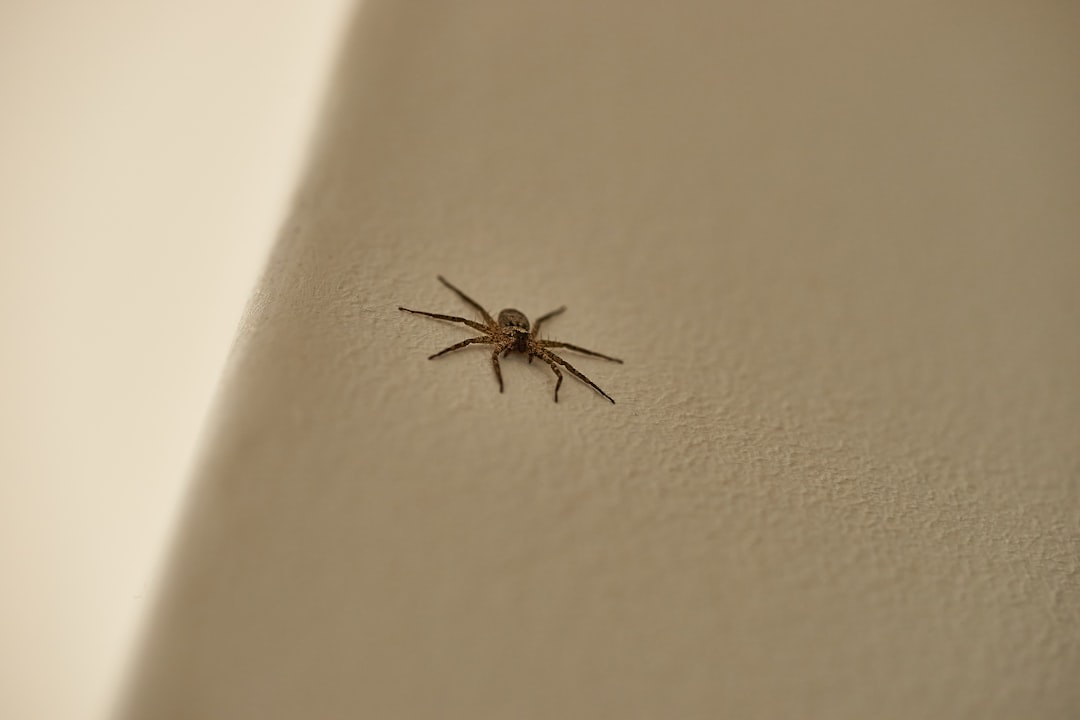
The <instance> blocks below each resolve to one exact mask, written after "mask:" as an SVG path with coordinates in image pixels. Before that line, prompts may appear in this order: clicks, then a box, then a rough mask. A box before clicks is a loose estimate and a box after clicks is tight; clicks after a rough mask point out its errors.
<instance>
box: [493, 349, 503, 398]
mask: <svg viewBox="0 0 1080 720" xmlns="http://www.w3.org/2000/svg"><path fill="white" fill-rule="evenodd" d="M501 349H502V348H495V349H494V350H492V351H491V364H492V366H493V367H494V368H495V379H497V380H498V381H499V392H502V391H503V381H502V370H501V369H500V368H499V351H500V350H501Z"/></svg>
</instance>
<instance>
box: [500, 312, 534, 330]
mask: <svg viewBox="0 0 1080 720" xmlns="http://www.w3.org/2000/svg"><path fill="white" fill-rule="evenodd" d="M499 324H500V325H502V326H503V327H512V328H521V329H522V330H524V331H525V332H528V331H529V318H527V317H525V313H523V312H521V311H520V310H515V309H513V308H507V309H506V310H502V311H500V312H499Z"/></svg>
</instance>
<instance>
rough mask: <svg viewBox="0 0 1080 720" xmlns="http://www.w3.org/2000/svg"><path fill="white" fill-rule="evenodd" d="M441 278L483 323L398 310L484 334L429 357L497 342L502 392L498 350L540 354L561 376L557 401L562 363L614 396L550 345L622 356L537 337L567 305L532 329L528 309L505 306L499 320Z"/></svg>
mask: <svg viewBox="0 0 1080 720" xmlns="http://www.w3.org/2000/svg"><path fill="white" fill-rule="evenodd" d="M439 282H441V283H442V284H443V285H445V286H446V287H448V288H450V289H451V290H453V291H454V292H455V293H457V294H458V297H460V298H461V299H462V300H464V301H465V302H467V303H468V304H470V305H472V306H473V307H474V308H476V309H477V310H479V311H480V315H481V316H483V318H484V322H483V324H480V323H478V322H474V321H472V320H466V319H465V318H460V317H454V316H453V315H439V314H438V313H429V312H424V311H423V310H410V309H409V308H406V307H399V308H398V310H404V311H405V312H410V313H413V314H415V315H427V316H428V317H433V318H435V319H437V320H449V321H450V322H459V323H464V324H465V325H468V326H469V327H471V328H473V329H474V330H479V331H480V332H482V333H484V334H483V335H482V336H480V337H472V338H469V339H468V340H462V341H461V342H459V343H458V344H457V345H451V346H450V347H448V348H446V349H445V350H441V351H439V352H437V353H435V354H434V355H432V356H431V357H429V358H428V360H434V359H435V358H437V357H439V356H440V355H445V354H446V353H448V352H453V351H454V350H460V349H461V348H463V347H466V346H468V345H473V344H476V343H479V344H481V345H494V346H495V349H494V350H492V351H491V364H492V365H493V366H494V368H495V378H496V379H497V380H498V381H499V392H502V391H503V381H502V370H500V369H499V353H502V356H503V357H506V356H507V355H509V354H510V353H512V352H519V353H523V354H524V355H526V356H527V357H528V358H529V362H530V363H531V362H532V359H533V358H534V357H538V358H540V359H541V360H543V361H544V362H546V363H547V364H548V365H549V366H550V367H551V369H552V371H553V372H554V373H555V377H556V378H558V380H556V381H555V402H559V386H560V385H562V377H563V376H562V373H561V372H559V367H558V366H559V365H562V366H563V367H564V368H566V369H567V371H569V373H570V374H571V375H573V376H574V377H576V378H577V379H578V380H580V381H581V382H583V383H585V384H586V385H588V386H589V387H591V388H592V389H593V390H595V391H596V392H598V393H600V394H601V395H603V396H604V397H606V398H607V399H608V400H611V396H610V395H608V394H607V393H606V392H604V391H603V390H601V389H600V388H599V386H597V384H596V383H594V382H593V381H592V380H590V379H589V378H587V377H585V376H584V375H583V374H582V373H581V372H580V371H579V370H578V369H577V368H575V367H574V366H573V365H571V364H570V363H568V362H566V361H565V360H563V359H562V358H561V357H559V356H558V355H556V354H555V353H553V352H551V350H550V349H549V348H566V349H567V350H573V351H575V352H579V353H583V354H585V355H592V356H593V357H598V358H603V359H605V360H610V361H612V362H617V363H622V360H619V359H618V358H613V357H608V356H607V355H601V354H600V353H598V352H593V351H592V350H586V349H585V348H583V347H578V346H577V345H571V344H570V343H564V342H557V341H555V340H541V339H539V338H538V337H537V335H538V334H539V332H540V325H542V324H543V322H544V321H545V320H550V319H551V318H553V317H555V316H556V315H558V314H559V313H561V312H563V311H564V310H566V307H565V306H563V307H561V308H559V309H558V310H552V311H551V312H549V313H548V314H547V315H543V316H541V317H540V319H539V320H537V321H536V325H534V326H533V327H532V330H530V329H529V319H528V318H527V317H525V313H523V312H521V311H520V310H513V309H506V310H503V311H501V312H500V313H499V320H498V322H496V321H495V318H493V317H491V315H489V314H488V311H487V310H485V309H484V308H482V307H481V306H480V304H479V303H478V302H476V301H475V300H473V299H472V298H471V297H469V296H468V295H466V294H465V293H463V292H461V291H460V290H458V289H457V288H456V287H454V286H453V285H451V284H450V282H449V281H448V280H447V279H446V278H444V277H443V276H442V275H439ZM611 402H612V403H613V404H614V402H615V401H614V400H611Z"/></svg>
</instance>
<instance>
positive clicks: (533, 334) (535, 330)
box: [529, 305, 566, 365]
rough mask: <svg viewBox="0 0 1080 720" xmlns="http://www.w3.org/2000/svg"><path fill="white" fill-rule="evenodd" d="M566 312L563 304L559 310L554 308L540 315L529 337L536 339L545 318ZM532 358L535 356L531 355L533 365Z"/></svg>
mask: <svg viewBox="0 0 1080 720" xmlns="http://www.w3.org/2000/svg"><path fill="white" fill-rule="evenodd" d="M564 312H566V306H565V305H563V306H562V307H561V308H559V309H558V310H552V311H551V312H549V313H548V314H546V315H541V316H540V317H539V319H537V321H536V323H535V324H534V325H533V327H532V331H531V332H530V333H529V339H531V340H535V339H536V338H537V337H539V336H540V325H541V324H543V322H544V321H545V320H550V319H551V318H553V317H555V316H556V315H561V314H562V313H564ZM532 359H533V356H532V355H530V356H529V364H530V365H532Z"/></svg>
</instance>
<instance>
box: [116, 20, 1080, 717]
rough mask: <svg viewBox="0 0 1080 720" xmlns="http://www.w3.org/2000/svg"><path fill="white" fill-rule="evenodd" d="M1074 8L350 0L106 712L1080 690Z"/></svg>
mask: <svg viewBox="0 0 1080 720" xmlns="http://www.w3.org/2000/svg"><path fill="white" fill-rule="evenodd" d="M1077 20H1078V18H1077V15H1076V12H1075V11H1074V10H1072V9H1070V8H1068V7H1067V6H1065V5H1060V4H1054V3H1024V4H1018V3H991V4H986V3H981V4H979V5H978V6H972V7H964V6H962V5H960V4H951V5H947V6H943V5H942V4H941V3H936V2H926V3H906V4H903V5H895V6H882V5H880V4H877V5H873V6H869V5H867V4H866V3H854V2H852V3H819V4H814V5H806V4H804V3H774V4H771V5H765V4H761V3H741V4H730V3H724V4H721V3H712V2H681V3H674V4H671V3H666V4H660V3H646V2H630V3H614V2H611V3H603V2H589V3H581V2H549V3H506V2H504V1H502V0H499V1H497V2H496V1H495V0H490V1H488V0H474V1H473V2H461V3H454V4H449V3H447V4H407V3H405V4H403V3H394V2H388V1H380V0H372V1H371V2H370V3H368V5H366V6H365V9H364V12H363V13H362V14H361V15H360V17H359V19H358V22H357V25H356V27H355V29H354V33H353V35H352V37H351V40H350V42H349V49H348V52H347V54H346V57H345V58H344V60H343V64H342V68H341V72H340V74H339V76H338V77H337V78H336V80H335V82H334V87H335V90H336V92H335V94H334V97H333V100H332V102H331V104H330V106H329V107H330V111H329V114H328V117H327V127H326V131H325V133H324V135H323V142H322V145H321V148H320V150H319V151H318V152H316V153H315V154H314V157H313V160H312V165H311V167H310V170H309V173H308V176H307V179H306V181H305V183H304V184H303V188H302V192H301V194H300V197H299V200H298V202H297V204H296V208H295V211H294V213H293V216H292V218H291V220H290V221H289V222H288V223H287V224H286V226H285V228H284V230H283V232H282V234H281V236H280V239H279V241H278V245H277V248H276V250H275V252H274V255H273V259H272V261H271V263H270V265H269V267H268V269H267V271H266V274H265V275H264V277H263V279H262V281H261V283H260V285H259V289H258V290H257V292H256V293H255V296H254V300H253V302H252V304H251V306H250V310H249V313H248V315H247V319H246V321H245V324H244V327H243V329H242V331H241V333H240V339H239V342H238V345H237V350H236V353H235V354H234V356H233V360H232V363H231V366H230V369H229V370H228V372H227V373H226V376H225V377H226V379H225V384H224V386H223V388H222V394H221V396H220V403H219V405H218V408H219V412H218V413H217V414H216V416H215V420H214V423H213V425H212V433H213V435H212V437H213V442H212V443H211V445H210V447H209V450H208V452H207V454H206V455H205V456H204V457H203V462H202V465H201V470H200V472H199V473H198V484H197V488H196V491H195V494H194V497H193V501H192V504H191V505H190V507H189V508H188V512H187V514H186V517H185V524H184V529H183V532H182V534H181V535H180V538H179V543H178V545H177V550H176V552H175V554H174V556H173V561H172V575H171V580H170V583H169V587H168V592H167V594H166V596H165V598H164V601H163V604H162V606H161V607H160V608H159V611H158V612H157V614H156V616H155V618H156V622H155V626H154V630H153V632H152V633H151V635H150V636H149V637H148V640H147V645H146V648H145V655H143V658H144V662H143V663H142V664H141V669H140V672H139V673H137V674H136V675H135V676H134V678H133V683H134V684H133V693H132V695H131V697H130V704H129V705H128V710H129V713H128V717H133V718H134V717H155V718H168V717H189V716H191V714H192V713H193V712H194V713H195V714H197V715H200V716H206V717H263V718H267V717H304V716H308V717H310V716H316V715H317V716H321V717H355V716H357V715H358V714H359V715H366V716H371V717H396V718H402V717H462V718H476V717H514V718H527V717H537V718H550V717H585V718H601V717H603V718H607V717H610V718H626V717H648V718H659V717H677V718H693V717H701V718H705V717H710V718H711V717H725V716H731V717H763V718H777V717H820V718H867V717H895V718H909V717H936V718H956V717H980V718H986V717H995V718H1007V717H1009V718H1015V717H1029V718H1066V717H1075V716H1076V712H1077V710H1078V708H1080V692H1078V690H1077V685H1076V684H1075V682H1074V681H1075V678H1076V676H1077V675H1078V674H1080V644H1078V641H1080V626H1078V622H1080V616H1078V607H1080V605H1078V600H1080V587H1078V578H1080V573H1078V569H1080V568H1078V563H1080V560H1078V558H1080V556H1078V550H1080V542H1078V528H1080V506H1078V503H1077V500H1078V497H1077V493H1078V490H1077V481H1078V479H1080V478H1078V471H1080V450H1078V448H1080V445H1078V444H1077V442H1076V438H1077V428H1078V421H1080V384H1078V378H1077V373H1076V369H1077V368H1078V367H1080V335H1078V333H1077V331H1076V317H1077V312H1076V311H1077V301H1078V300H1080V295H1078V291H1077V285H1076V277H1077V270H1078V263H1080V250H1078V247H1077V238H1078V237H1080V211H1078V207H1077V204H1076V197H1077V191H1078V190H1080V136H1078V135H1077V134H1076V128H1077V127H1080V102H1078V100H1077V98H1078V96H1077V95H1076V93H1075V88H1076V86H1077V85H1076V81H1077V60H1078V50H1077V48H1078V47H1080V43H1078V40H1080V38H1078V36H1077V28H1078V26H1077ZM437 273H442V274H445V275H447V276H448V277H449V278H451V279H452V280H453V281H455V282H457V283H458V284H459V285H460V286H461V287H462V288H463V289H465V290H466V291H467V292H469V293H470V294H472V295H474V296H475V297H476V298H477V299H478V300H480V301H481V302H483V303H485V304H487V305H488V307H489V309H491V310H498V309H499V308H500V307H505V306H514V307H518V308H520V309H522V310H524V311H525V312H526V313H528V314H530V315H532V316H533V317H535V316H536V315H537V314H539V313H540V312H543V311H546V310H549V309H552V308H554V307H556V306H558V305H560V304H562V303H566V304H568V305H569V306H570V311H569V312H568V313H567V314H566V315H565V316H563V317H560V318H559V319H557V320H555V321H553V322H552V323H551V325H550V327H549V328H548V332H549V333H550V335H551V336H553V337H558V338H562V339H567V340H570V341H572V342H579V343H581V344H583V345H586V346H588V347H593V348H595V349H597V350H600V351H602V352H610V353H612V354H615V355H618V356H620V357H623V358H626V360H627V363H626V365H624V366H614V365H608V364H605V363H604V362H602V361H598V360H590V359H587V358H583V359H580V360H578V359H576V358H575V360H574V362H575V363H577V364H578V366H579V367H580V368H581V369H582V370H584V371H585V372H587V373H588V374H589V375H590V376H592V377H593V379H595V380H596V381H597V382H598V383H600V384H601V385H602V386H603V387H604V388H605V389H606V390H607V391H608V392H610V393H611V395H613V396H614V397H615V398H616V399H617V400H618V404H616V405H609V404H608V403H606V402H604V401H603V400H602V399H601V398H599V397H597V396H596V395H595V394H593V393H592V392H590V391H589V390H588V389H587V388H584V387H582V386H581V385H580V384H577V383H575V382H573V381H572V380H571V381H568V382H567V383H566V384H564V387H563V391H562V396H561V398H560V403H559V404H558V405H555V404H553V403H552V402H551V395H550V393H551V388H552V384H553V379H552V377H551V376H550V373H548V371H547V370H546V369H545V368H544V367H542V366H539V365H538V364H533V365H532V366H529V365H527V364H525V363H524V362H521V361H519V359H517V360H516V359H508V360H506V361H505V362H504V368H503V375H504V377H505V378H506V383H507V389H506V392H505V394H501V395H500V394H499V393H498V392H497V390H496V385H495V380H494V378H493V377H492V375H491V369H490V365H489V358H488V355H487V354H486V353H484V352H482V351H479V350H478V351H471V350H466V351H463V352H461V353H459V354H455V355H452V356H448V357H445V358H441V359H439V360H438V361H436V362H428V361H427V360H426V359H425V356H426V355H428V354H429V353H431V352H433V351H435V350H437V349H440V348H442V347H445V346H447V345H449V344H451V343H453V342H455V341H457V340H459V339H461V338H462V337H467V333H468V330H463V329H462V328H459V327H453V326H449V325H441V324H439V323H436V322H435V321H430V320H427V319H425V318H419V317H415V316H408V315H405V314H403V313H400V312H399V311H398V310H397V309H396V307H397V306H398V305H401V304H406V305H409V306H411V307H419V308H421V309H428V310H435V311H443V312H450V313H467V308H465V307H463V306H462V304H461V303H460V302H459V301H458V300H457V299H456V298H454V297H453V296H452V295H451V294H450V293H449V292H448V291H446V290H445V289H444V288H442V287H441V286H439V285H438V284H437V283H436V282H435V280H434V276H435V275H436V274H437Z"/></svg>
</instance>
